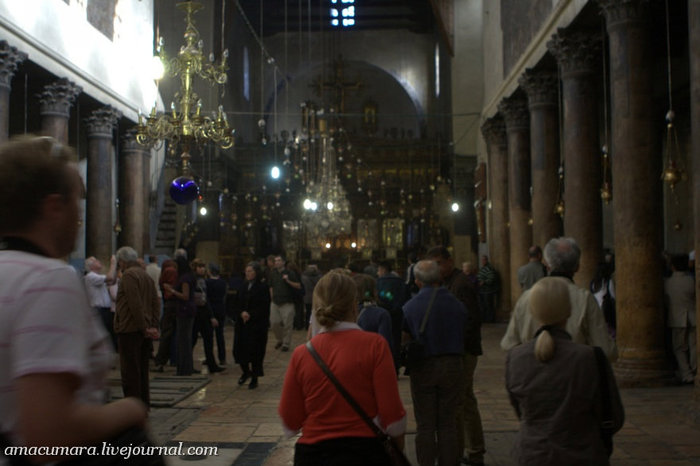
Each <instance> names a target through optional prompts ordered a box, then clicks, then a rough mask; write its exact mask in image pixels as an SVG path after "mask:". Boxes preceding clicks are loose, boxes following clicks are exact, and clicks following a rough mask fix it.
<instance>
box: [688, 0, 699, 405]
mask: <svg viewBox="0 0 700 466" xmlns="http://www.w3.org/2000/svg"><path fill="white" fill-rule="evenodd" d="M688 30H689V31H688V37H689V47H688V48H689V50H690V112H691V121H692V124H691V128H697V127H698V122H700V0H688ZM690 140H691V141H690V145H691V149H690V150H691V152H690V159H691V166H692V167H693V171H692V173H691V180H692V181H691V182H692V183H693V191H692V193H693V217H694V219H695V222H694V224H695V246H694V249H695V254H696V257H697V254H698V251H700V133H698V132H697V131H692V132H691V135H690ZM698 277H700V261H698V260H697V258H696V259H695V297H696V298H695V301H696V315H697V317H698V319H697V320H698V321H700V299H698V296H700V278H698ZM697 340H698V344H697V349H698V356H700V332H698V333H697ZM694 394H695V396H694V398H695V401H696V402H698V403H700V377H698V376H697V375H696V377H695V391H694ZM696 407H697V406H696Z"/></svg>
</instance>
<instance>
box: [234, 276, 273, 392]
mask: <svg viewBox="0 0 700 466" xmlns="http://www.w3.org/2000/svg"><path fill="white" fill-rule="evenodd" d="M263 278H264V277H263V271H262V268H261V267H260V264H259V263H257V262H250V263H249V264H248V265H247V266H246V268H245V283H244V284H243V286H242V288H241V289H240V290H238V295H237V296H238V300H237V303H236V314H235V319H236V323H235V327H234V332H235V333H234V335H233V359H234V361H236V362H237V363H238V364H239V365H240V366H241V370H242V371H243V373H242V375H241V377H240V378H239V379H238V385H243V384H244V383H246V382H247V381H248V379H250V383H249V384H248V388H249V389H251V390H252V389H255V388H257V386H258V377H262V376H263V375H265V374H264V372H263V360H264V359H265V347H266V346H267V331H268V329H269V328H270V289H269V288H268V286H267V284H266V283H265V282H264V281H263Z"/></svg>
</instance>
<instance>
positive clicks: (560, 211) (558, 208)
mask: <svg viewBox="0 0 700 466" xmlns="http://www.w3.org/2000/svg"><path fill="white" fill-rule="evenodd" d="M554 213H555V214H557V215H558V216H560V217H562V218H563V217H564V201H563V200H561V201H559V202H557V203H556V205H555V206H554Z"/></svg>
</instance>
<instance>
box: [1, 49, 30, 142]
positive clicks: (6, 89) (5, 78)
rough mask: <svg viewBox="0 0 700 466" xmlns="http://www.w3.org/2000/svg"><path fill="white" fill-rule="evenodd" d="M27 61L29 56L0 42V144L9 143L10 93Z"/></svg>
mask: <svg viewBox="0 0 700 466" xmlns="http://www.w3.org/2000/svg"><path fill="white" fill-rule="evenodd" d="M26 59H27V54H26V53H24V52H20V51H18V50H17V49H16V48H15V47H11V46H10V45H9V44H8V43H7V41H4V40H3V41H0V143H3V142H5V141H7V138H8V134H9V132H10V91H11V90H12V87H11V84H12V77H13V76H14V75H15V71H16V70H17V65H19V64H20V63H22V62H23V61H24V60H26Z"/></svg>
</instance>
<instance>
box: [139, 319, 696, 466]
mask: <svg viewBox="0 0 700 466" xmlns="http://www.w3.org/2000/svg"><path fill="white" fill-rule="evenodd" d="M504 331H505V325H503V324H487V325H485V326H484V327H483V340H484V353H485V354H484V356H483V357H481V358H480V360H479V365H478V367H477V370H476V377H475V379H476V382H475V387H476V396H477V399H478V400H479V407H480V411H481V416H482V422H483V427H484V432H485V436H486V446H487V450H488V451H487V454H486V464H487V465H490V466H496V465H502V466H506V465H510V464H513V463H512V461H511V459H510V457H509V452H510V449H511V445H512V443H513V440H514V437H515V433H516V432H517V430H518V421H517V420H516V418H515V415H514V412H513V410H512V408H511V406H510V404H509V402H508V399H507V396H506V392H505V389H504V359H505V353H503V352H502V351H501V350H500V348H499V347H498V341H499V340H500V337H501V335H502V334H503V332H504ZM304 338H305V332H301V331H298V332H295V335H294V343H295V344H299V343H302V342H303V341H304ZM231 339H232V335H231V328H230V327H229V328H228V331H227V343H230V342H231ZM273 344H274V341H273V339H272V338H271V339H270V345H269V347H268V353H267V357H266V359H265V377H262V378H260V385H259V387H258V388H257V389H255V390H249V389H248V387H247V385H243V386H238V385H237V383H236V381H237V380H238V377H239V376H240V369H239V368H238V367H235V366H231V365H229V367H228V368H227V370H226V371H224V372H222V373H217V374H213V375H211V378H212V381H211V383H209V384H207V385H206V386H204V387H203V388H202V389H200V390H199V391H197V392H196V393H194V394H193V395H191V396H189V397H188V398H186V399H185V400H183V401H181V402H180V403H178V404H176V405H175V406H174V407H168V408H153V409H152V411H151V418H150V426H151V430H152V431H153V433H154V437H155V438H156V439H157V440H158V441H159V442H160V443H162V444H166V445H180V442H182V445H183V446H184V447H185V448H187V447H191V446H195V447H197V446H199V447H201V446H216V447H218V455H217V456H212V455H201V454H199V453H200V452H192V454H190V455H187V454H183V455H180V456H177V455H173V456H168V457H167V460H168V463H169V464H171V465H180V464H191V462H192V461H203V463H202V464H207V465H209V464H211V465H236V466H238V465H250V466H286V465H292V464H293V451H294V450H293V449H294V440H295V439H290V440H285V439H284V437H283V434H282V428H281V426H280V423H279V419H278V416H277V404H278V401H279V394H280V389H281V386H282V382H283V378H284V372H285V369H286V366H287V361H288V359H289V356H290V354H291V352H287V353H283V352H280V351H276V350H274V349H273V348H272V345H273ZM200 346H201V345H198V348H197V349H199V350H200V351H201V348H200ZM205 367H206V366H205ZM169 372H174V369H173V368H166V375H167V374H168V373H169ZM399 389H400V392H401V397H402V399H403V401H404V404H405V406H406V410H407V411H408V420H409V422H408V434H407V442H406V444H407V455H408V457H409V458H410V459H411V460H412V462H413V463H414V464H415V450H414V437H415V421H414V419H413V411H412V406H411V397H410V393H409V380H408V377H405V376H401V377H400V378H399ZM622 399H623V402H624V405H625V410H626V422H625V426H624V427H623V428H622V430H621V431H620V432H619V433H618V434H617V435H616V436H615V452H614V454H613V457H612V461H611V463H612V465H615V466H633V465H634V466H636V465H640V466H641V465H659V466H661V465H675V466H681V465H683V466H686V465H700V420H699V419H700V416H698V412H699V409H700V408H698V404H694V403H693V402H692V399H693V387H692V386H689V385H685V386H673V387H664V388H647V389H640V388H635V389H624V390H622Z"/></svg>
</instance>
